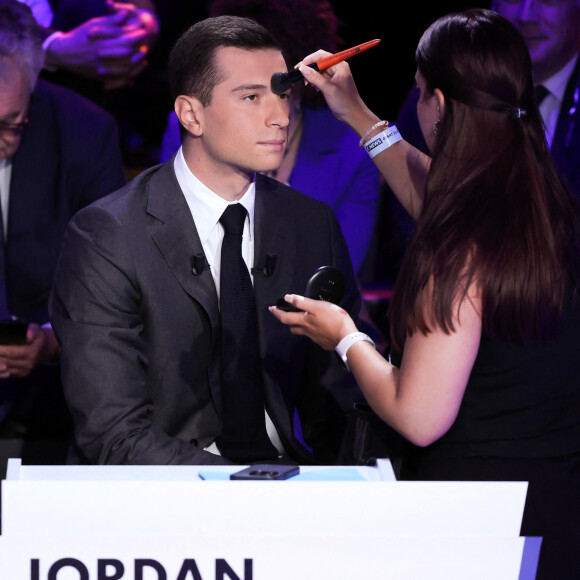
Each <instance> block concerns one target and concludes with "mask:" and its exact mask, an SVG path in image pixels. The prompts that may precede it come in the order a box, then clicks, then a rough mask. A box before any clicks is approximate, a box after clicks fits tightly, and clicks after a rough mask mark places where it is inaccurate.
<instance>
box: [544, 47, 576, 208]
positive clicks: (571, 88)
mask: <svg viewBox="0 0 580 580" xmlns="http://www.w3.org/2000/svg"><path fill="white" fill-rule="evenodd" d="M579 97H580V58H579V59H578V62H577V63H576V66H575V67H574V72H573V73H572V75H571V76H570V78H569V80H568V83H567V85H566V92H565V93H564V99H563V101H562V107H561V108H560V114H559V115H558V123H557V124H556V132H555V133H554V140H553V141H552V146H551V148H550V155H551V156H552V159H553V160H554V163H555V164H556V167H557V168H558V170H559V171H560V173H561V174H562V175H563V176H564V178H565V179H566V180H567V182H568V185H569V186H570V187H571V188H572V191H573V193H574V194H575V195H576V198H577V199H578V201H580V110H579V109H580V103H579Z"/></svg>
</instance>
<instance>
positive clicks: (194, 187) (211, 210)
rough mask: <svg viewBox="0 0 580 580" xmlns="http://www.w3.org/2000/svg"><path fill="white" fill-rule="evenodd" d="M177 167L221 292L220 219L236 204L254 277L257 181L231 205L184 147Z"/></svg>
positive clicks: (269, 425) (270, 428) (276, 439)
mask: <svg viewBox="0 0 580 580" xmlns="http://www.w3.org/2000/svg"><path fill="white" fill-rule="evenodd" d="M173 167H174V168H175V175H176V177H177V182H178V183H179V186H180V187H181V191H182V192H183V195H184V196H185V200H186V202H187V205H188V206H189V210H190V211H191V215H192V217H193V221H194V222H195V227H196V229H197V233H198V234H199V239H200V241H201V245H202V247H203V252H204V254H205V257H206V259H207V261H208V263H209V265H210V269H211V274H212V276H213V280H214V282H215V287H216V290H217V293H218V298H219V293H220V266H221V249H222V240H223V238H224V228H223V226H222V225H221V223H220V222H219V219H220V217H221V215H222V214H223V212H224V211H225V209H226V207H227V206H228V205H231V204H232V203H241V204H242V205H243V206H244V207H245V208H246V210H247V211H248V217H247V218H246V221H245V223H244V233H243V235H242V257H243V258H244V261H245V262H246V266H247V267H248V271H249V272H250V277H251V278H252V283H253V276H252V274H251V268H252V264H253V262H254V207H255V201H256V184H255V181H254V182H252V183H251V184H250V186H249V187H248V189H247V190H246V192H245V193H244V195H243V196H242V197H241V198H240V199H239V200H238V201H234V202H228V201H226V200H225V199H223V198H222V197H220V196H219V195H217V194H216V193H214V192H213V191H212V190H211V189H209V188H208V187H207V186H205V185H204V184H203V183H202V182H201V181H200V180H199V179H197V177H195V175H194V174H193V173H192V172H191V170H190V169H189V167H188V166H187V163H186V161H185V158H184V156H183V150H182V148H181V147H180V148H179V151H178V152H177V155H176V156H175V161H174V162H173ZM264 412H265V414H266V431H267V433H268V436H269V437H270V440H271V441H272V444H273V445H274V447H276V449H277V450H278V452H279V453H280V454H282V453H283V452H284V446H283V445H282V441H281V440H280V436H279V435H278V432H277V431H276V427H275V426H274V423H273V422H272V419H270V417H269V416H268V413H267V412H266V411H265V410H264ZM206 451H210V452H211V453H215V454H219V450H218V448H217V446H216V444H215V443H212V444H211V445H210V446H209V447H207V448H206Z"/></svg>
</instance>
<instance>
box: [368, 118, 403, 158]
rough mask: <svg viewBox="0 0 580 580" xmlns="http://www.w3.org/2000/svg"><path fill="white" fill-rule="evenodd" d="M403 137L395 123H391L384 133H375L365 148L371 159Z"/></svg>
mask: <svg viewBox="0 0 580 580" xmlns="http://www.w3.org/2000/svg"><path fill="white" fill-rule="evenodd" d="M401 139H403V138H402V137H401V134H400V133H399V130H398V129H397V127H396V126H395V125H390V126H389V127H388V128H387V129H385V130H384V131H383V132H382V133H379V134H378V135H375V136H374V137H373V138H372V139H371V140H370V141H367V142H366V143H365V149H366V151H367V153H368V154H369V156H370V157H371V159H372V158H373V157H374V156H375V155H378V154H379V153H381V152H382V151H384V150H385V149H388V148H389V147H390V146H391V145H394V144H395V143H397V142H398V141H401Z"/></svg>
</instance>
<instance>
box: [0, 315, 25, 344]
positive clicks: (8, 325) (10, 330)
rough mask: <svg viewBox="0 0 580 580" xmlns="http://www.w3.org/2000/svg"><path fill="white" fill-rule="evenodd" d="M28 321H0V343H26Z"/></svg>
mask: <svg viewBox="0 0 580 580" xmlns="http://www.w3.org/2000/svg"><path fill="white" fill-rule="evenodd" d="M27 330H28V323H26V322H22V321H21V320H9V321H6V322H0V344H2V345H7V344H26V331H27Z"/></svg>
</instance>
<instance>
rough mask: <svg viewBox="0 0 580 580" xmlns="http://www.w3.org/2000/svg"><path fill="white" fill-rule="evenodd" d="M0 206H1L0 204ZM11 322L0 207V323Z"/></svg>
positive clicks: (0, 210)
mask: <svg viewBox="0 0 580 580" xmlns="http://www.w3.org/2000/svg"><path fill="white" fill-rule="evenodd" d="M0 205H1V204H0ZM7 320H12V315H11V314H10V310H9V309H8V297H7V293H6V264H5V259H4V221H3V219H2V208H1V207H0V321H3V322H4V321H7Z"/></svg>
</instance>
